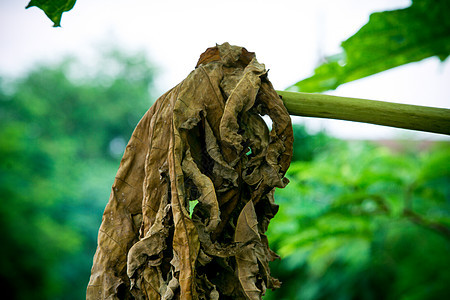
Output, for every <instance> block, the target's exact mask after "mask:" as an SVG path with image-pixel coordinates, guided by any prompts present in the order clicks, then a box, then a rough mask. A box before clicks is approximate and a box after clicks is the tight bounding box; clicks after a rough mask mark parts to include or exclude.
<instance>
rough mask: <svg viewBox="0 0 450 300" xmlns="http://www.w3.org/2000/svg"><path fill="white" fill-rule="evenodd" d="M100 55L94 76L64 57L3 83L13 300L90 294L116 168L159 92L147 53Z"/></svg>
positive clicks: (1, 172)
mask: <svg viewBox="0 0 450 300" xmlns="http://www.w3.org/2000/svg"><path fill="white" fill-rule="evenodd" d="M99 56H100V57H99V61H98V65H97V67H96V68H93V69H91V70H90V71H89V72H90V74H91V75H89V74H87V73H86V72H83V71H82V69H81V68H80V66H79V65H80V62H79V61H78V60H76V59H65V60H63V61H62V62H61V63H59V64H57V65H53V66H48V65H47V66H45V65H43V66H39V67H37V68H35V69H34V70H31V71H30V72H29V73H28V74H27V75H26V76H24V77H23V78H21V79H18V80H15V81H14V82H13V83H11V82H9V83H8V84H6V82H5V80H2V81H1V83H2V84H1V88H0V141H1V143H0V195H1V201H2V205H0V236H1V241H2V245H3V246H2V247H1V249H0V265H1V268H0V278H1V285H2V287H3V288H4V290H5V291H6V290H7V291H8V293H10V294H12V296H11V298H10V299H62V298H63V299H82V298H84V297H85V290H86V286H87V282H88V280H89V275H90V268H91V266H92V257H93V255H94V252H95V248H96V245H97V232H98V227H99V225H100V222H101V216H102V213H103V209H104V207H105V205H106V202H107V200H108V195H109V192H110V187H111V184H112V181H113V179H114V175H113V174H115V172H116V170H117V167H118V165H119V160H120V158H121V156H122V151H123V149H124V147H125V145H126V143H127V141H128V139H129V137H130V135H131V132H132V130H133V129H134V127H135V126H136V124H137V122H138V120H139V119H140V118H141V116H142V115H143V114H144V112H145V111H146V110H147V109H148V107H149V106H150V104H151V101H150V99H151V96H150V95H152V93H153V92H152V91H153V85H152V84H153V68H152V66H151V65H150V64H149V62H148V60H147V58H146V57H145V56H144V55H143V54H139V53H138V54H135V55H125V54H123V53H122V52H121V51H118V50H111V51H109V52H107V53H102V54H101V55H99ZM77 78H78V79H77ZM81 78H83V79H81Z"/></svg>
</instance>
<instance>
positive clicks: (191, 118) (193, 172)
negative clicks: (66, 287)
mask: <svg viewBox="0 0 450 300" xmlns="http://www.w3.org/2000/svg"><path fill="white" fill-rule="evenodd" d="M263 115H269V117H270V118H271V119H272V127H273V128H272V130H270V131H269V129H268V128H267V126H266V124H265V122H264V121H263V119H262V118H261V116H263ZM292 142H293V135H292V126H291V120H290V117H289V114H288V112H287V110H286V109H285V107H284V105H283V102H282V101H281V99H280V98H279V96H278V95H277V93H276V92H275V90H274V89H273V87H272V85H271V83H270V82H269V80H268V79H267V71H266V70H265V67H264V65H263V64H260V63H258V61H257V60H256V58H255V55H254V53H251V52H248V51H247V50H246V49H245V48H241V47H237V46H230V45H229V44H228V43H224V44H223V45H218V46H216V47H212V48H209V49H207V50H206V52H205V53H203V54H202V55H201V56H200V59H199V62H198V64H197V67H196V69H195V70H194V71H193V72H192V73H191V74H189V76H188V77H187V78H186V79H185V80H184V81H183V82H181V83H180V84H179V85H177V86H176V87H174V88H173V89H172V90H170V91H168V92H167V93H166V94H164V95H163V96H161V97H160V98H159V99H158V100H157V101H156V102H155V104H154V105H153V106H152V107H151V108H150V109H149V110H148V112H147V113H146V114H145V115H144V117H143V118H142V120H141V121H140V122H139V124H138V125H137V127H136V129H135V131H134V133H133V135H132V137H131V139H130V141H129V143H128V146H127V148H126V151H125V153H124V156H123V158H122V161H121V164H120V167H119V170H118V172H117V175H116V179H115V182H114V184H113V188H112V192H111V197H110V200H109V203H108V204H107V206H106V209H105V212H104V214H103V220H102V225H101V227H100V230H99V236H98V248H97V251H96V253H95V256H94V264H93V267H92V273H91V278H90V282H89V285H88V288H87V298H88V299H219V297H220V298H230V299H261V297H262V295H263V294H264V292H265V290H266V288H271V289H274V288H278V287H279V286H280V282H279V281H278V280H276V279H274V278H272V277H271V276H270V271H269V266H268V263H269V261H272V260H274V259H276V258H277V257H278V256H277V255H276V254H275V253H274V252H272V251H271V250H270V249H269V245H268V241H267V237H266V236H265V235H264V233H265V231H266V230H267V226H268V224H269V221H270V219H271V218H272V217H273V216H274V215H275V214H276V212H277V210H278V206H277V205H276V204H275V203H274V200H273V192H274V189H275V187H284V186H285V185H286V184H287V182H288V181H287V179H286V178H285V177H284V175H285V173H286V170H287V168H288V166H289V164H290V160H291V156H292ZM194 200H197V201H198V203H197V205H196V206H195V207H194V208H193V213H192V215H190V213H189V211H190V209H189V206H190V205H192V203H194V202H191V201H194ZM191 211H192V209H191Z"/></svg>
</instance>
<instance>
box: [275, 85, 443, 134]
mask: <svg viewBox="0 0 450 300" xmlns="http://www.w3.org/2000/svg"><path fill="white" fill-rule="evenodd" d="M277 93H278V94H279V95H280V96H281V97H282V99H283V102H284V105H285V106H286V108H287V110H288V112H289V114H291V115H295V116H303V117H317V118H328V119H338V120H346V121H356V122H363V123H370V124H377V125H384V126H390V127H397V128H404V129H412V130H419V131H426V132H433V133H441V134H446V135H450V109H446V108H436V107H428V106H418V105H410V104H400V103H393V102H384V101H376V100H367V99H358V98H349V97H339V96H330V95H324V94H312V93H299V92H288V91H277Z"/></svg>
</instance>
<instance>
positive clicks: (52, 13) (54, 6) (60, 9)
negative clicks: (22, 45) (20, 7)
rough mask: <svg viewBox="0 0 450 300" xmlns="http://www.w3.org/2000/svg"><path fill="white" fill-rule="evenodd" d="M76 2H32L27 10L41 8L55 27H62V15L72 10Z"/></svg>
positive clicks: (59, 0)
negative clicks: (34, 7)
mask: <svg viewBox="0 0 450 300" xmlns="http://www.w3.org/2000/svg"><path fill="white" fill-rule="evenodd" d="M75 2H76V0H31V1H30V3H28V5H27V7H26V8H29V7H33V6H36V7H39V8H40V9H42V10H43V11H44V12H45V14H46V15H47V17H48V18H49V19H50V20H52V22H53V27H60V26H61V17H62V14H63V13H64V12H66V11H69V10H71V9H72V8H73V6H74V5H75Z"/></svg>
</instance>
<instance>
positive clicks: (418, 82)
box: [0, 0, 450, 139]
mask: <svg viewBox="0 0 450 300" xmlns="http://www.w3.org/2000/svg"><path fill="white" fill-rule="evenodd" d="M27 3H28V0H0V75H1V76H18V75H20V74H23V72H25V71H26V70H27V69H29V68H30V67H31V66H33V64H35V63H36V62H42V61H50V62H51V61H57V60H58V59H60V58H61V57H62V56H63V55H65V54H74V55H77V56H80V57H82V58H84V59H85V60H89V57H92V53H94V52H95V51H94V49H96V48H98V47H101V46H104V45H105V44H106V45H107V44H119V45H121V47H122V48H124V49H129V50H133V51H136V50H143V51H145V52H146V53H148V56H149V57H150V59H151V60H152V61H153V62H154V63H155V65H156V66H157V67H158V69H159V70H160V72H159V76H158V80H157V87H158V89H159V91H160V93H162V92H164V91H166V90H168V89H169V88H171V87H173V86H175V85H176V84H178V83H179V82H180V81H181V80H183V79H184V78H185V77H186V76H187V74H189V72H190V71H192V69H193V68H194V66H195V64H196V62H197V59H198V57H199V55H200V54H201V53H202V52H203V51H204V50H205V49H206V48H208V47H211V46H214V45H215V44H216V43H218V44H221V43H223V42H225V41H227V42H229V43H231V44H234V45H239V46H244V47H246V48H247V49H248V50H249V51H253V52H255V53H256V57H257V58H258V61H260V62H262V63H264V64H265V65H266V68H267V69H270V72H269V79H270V80H271V81H272V83H273V84H274V86H275V88H276V89H284V88H286V87H288V86H289V85H291V84H293V83H295V82H297V81H299V80H301V79H303V78H305V77H307V76H309V75H311V74H312V72H313V70H314V67H315V66H317V64H318V62H319V60H320V59H321V58H322V57H323V56H327V55H332V54H335V53H337V52H339V51H340V48H339V47H340V46H339V45H340V42H341V41H343V40H345V39H346V38H348V37H350V36H351V35H353V34H354V33H355V32H356V31H357V30H358V29H359V28H360V27H361V26H362V25H364V24H365V23H366V22H367V21H368V17H369V15H370V13H372V12H375V11H383V10H391V9H398V8H404V7H407V6H409V5H410V1H406V0H340V1H333V0H328V1H327V0H316V1H302V0H297V1H294V0H277V1H274V0H271V1H266V0H228V1H212V0H209V1H207V0H189V1H187V0H184V1H182V0H164V1H162V0H128V1H125V0H96V1H87V0H78V1H77V3H76V4H75V7H74V9H73V10H72V11H70V12H67V13H65V14H63V18H62V28H53V27H52V22H51V21H50V20H48V18H47V17H46V16H45V15H44V13H43V12H42V11H41V10H39V9H38V8H35V7H33V8H30V9H27V10H25V6H26V5H27ZM330 94H333V95H339V96H347V97H357V98H367V99H376V100H384V101H391V102H399V103H409V104H416V105H427V106H435V107H446V108H450V62H449V60H447V61H446V62H445V63H441V62H440V61H439V60H438V59H437V58H429V59H426V60H424V61H421V62H418V63H413V64H408V65H406V66H403V67H399V68H396V69H393V70H390V71H385V72H382V73H380V74H377V75H374V76H371V77H369V78H365V79H361V80H358V81H355V82H352V83H348V84H345V85H343V86H341V87H340V88H338V89H337V90H336V91H333V92H330ZM293 119H294V121H295V122H306V124H307V126H308V127H309V128H310V129H311V130H312V131H314V130H318V129H325V130H327V131H328V132H329V133H330V134H332V135H334V136H338V137H342V138H355V139H365V138H395V137H416V138H426V139H448V138H447V137H446V136H444V135H437V134H426V133H420V134H419V133H417V132H414V131H409V130H400V129H392V128H388V127H383V126H375V125H369V124H361V123H355V122H345V121H330V120H324V119H311V118H300V117H294V118H293Z"/></svg>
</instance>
